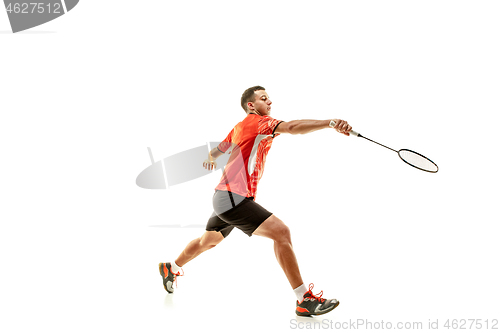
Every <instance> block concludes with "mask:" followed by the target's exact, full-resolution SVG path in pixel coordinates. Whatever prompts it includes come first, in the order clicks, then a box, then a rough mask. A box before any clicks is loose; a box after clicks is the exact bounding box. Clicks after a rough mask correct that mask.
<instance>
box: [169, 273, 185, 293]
mask: <svg viewBox="0 0 500 333" xmlns="http://www.w3.org/2000/svg"><path fill="white" fill-rule="evenodd" d="M170 271H171V272H172V269H170ZM181 271H182V274H181V272H180V271H179V272H177V273H174V272H172V274H174V282H175V288H176V289H177V277H178V276H183V275H184V270H183V269H182V268H181Z"/></svg>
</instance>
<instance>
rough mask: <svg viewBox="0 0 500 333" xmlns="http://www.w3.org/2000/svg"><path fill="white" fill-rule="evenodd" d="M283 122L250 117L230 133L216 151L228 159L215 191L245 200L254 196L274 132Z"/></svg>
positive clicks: (269, 118) (265, 117)
mask: <svg viewBox="0 0 500 333" xmlns="http://www.w3.org/2000/svg"><path fill="white" fill-rule="evenodd" d="M281 122H282V121H280V120H276V119H274V118H271V117H270V116H259V115H256V114H253V113H251V114H249V115H247V116H246V118H245V119H244V120H243V121H241V122H240V123H238V124H237V125H236V126H234V128H233V129H232V130H231V132H229V134H228V136H227V137H226V138H225V139H224V141H222V142H221V143H220V144H219V145H218V146H217V148H218V149H219V150H220V151H221V152H222V153H225V152H227V151H228V150H230V152H231V156H230V158H229V161H228V163H227V165H226V166H225V168H224V171H223V174H222V178H221V181H220V183H219V185H217V187H216V188H215V189H216V190H222V191H231V192H233V193H236V194H239V195H241V196H244V197H254V198H255V196H256V194H257V184H258V183H259V181H260V179H261V178H262V174H263V172H264V164H265V163H266V156H267V153H268V152H269V149H271V145H272V143H273V139H274V138H275V137H276V136H278V135H279V133H274V131H275V130H276V127H277V126H278V125H279V124H280V123H281Z"/></svg>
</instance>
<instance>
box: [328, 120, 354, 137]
mask: <svg viewBox="0 0 500 333" xmlns="http://www.w3.org/2000/svg"><path fill="white" fill-rule="evenodd" d="M333 126H335V122H334V121H333V120H330V127H332V128H333ZM349 134H350V135H353V136H356V137H357V136H359V133H358V132H356V131H353V130H351V131H349Z"/></svg>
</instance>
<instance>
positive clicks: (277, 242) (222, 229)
mask: <svg viewBox="0 0 500 333" xmlns="http://www.w3.org/2000/svg"><path fill="white" fill-rule="evenodd" d="M271 104H272V102H271V100H270V98H269V95H268V94H267V92H266V91H265V89H264V88H263V87H261V86H255V87H251V88H249V89H247V90H246V91H245V92H244V93H243V95H242V96H241V106H242V108H243V110H245V112H246V114H247V116H246V117H245V119H244V120H243V121H241V122H240V123H238V124H237V125H236V126H235V127H234V128H233V129H232V130H231V132H230V133H229V134H228V136H227V137H226V139H225V140H224V141H223V142H221V143H220V144H219V145H218V146H217V147H216V148H214V149H212V150H211V151H210V152H209V154H208V158H207V159H206V160H205V161H204V162H203V167H205V168H206V169H208V170H213V169H214V168H215V167H216V165H217V164H216V162H215V160H216V159H217V158H218V157H219V156H221V155H222V154H224V153H229V151H230V149H231V156H230V158H229V161H228V163H227V165H226V166H225V169H224V172H223V176H222V179H221V182H220V183H219V185H218V186H217V187H216V191H215V194H214V198H213V206H214V213H213V214H212V216H211V217H210V218H209V220H208V223H207V227H206V232H205V233H204V234H203V235H202V236H201V237H200V238H197V239H195V240H193V241H191V242H190V243H189V244H188V245H187V246H186V248H185V249H184V250H183V251H182V253H181V254H180V255H179V257H178V258H177V259H176V260H175V261H174V262H167V263H160V264H159V267H160V274H161V275H162V278H163V286H164V288H165V290H167V291H168V292H169V293H172V292H173V291H174V289H173V282H174V281H175V280H176V278H177V276H179V275H180V269H181V267H182V266H184V265H185V264H186V263H188V262H189V261H191V260H192V259H194V258H195V257H197V256H198V255H200V254H201V253H203V252H204V251H206V250H208V249H211V248H213V247H214V246H216V245H217V244H219V243H220V242H221V241H222V240H223V239H224V238H225V237H227V236H228V235H229V233H230V232H231V231H232V230H233V228H234V227H236V228H238V229H240V230H241V231H243V232H244V233H246V234H247V235H248V236H252V235H258V236H263V237H267V238H270V239H272V240H273V241H274V252H275V255H276V258H277V259H278V263H279V264H280V266H281V268H282V269H283V271H284V272H285V275H286V277H287V279H288V281H289V282H290V285H291V287H292V289H293V290H294V292H295V295H296V297H297V303H296V310H295V312H296V314H297V315H299V316H310V315H321V314H324V313H327V312H329V311H331V310H333V309H334V308H335V307H337V306H338V305H339V302H338V301H337V300H335V299H324V298H322V297H321V296H322V294H323V292H321V293H320V294H318V295H314V294H313V293H312V288H313V284H310V285H309V290H308V289H307V288H306V287H305V285H304V283H303V281H302V277H301V275H300V271H299V266H298V264H297V259H296V257H295V253H294V251H293V248H292V241H291V237H290V230H289V229H288V227H287V226H286V225H285V224H284V223H283V221H281V220H280V219H279V218H277V217H276V216H275V215H274V214H272V213H271V212H269V211H267V210H266V209H265V208H263V207H262V206H260V205H259V204H258V203H256V202H255V196H256V193H257V184H258V182H259V180H260V179H261V177H262V174H263V170H264V164H265V161H266V155H267V153H268V152H269V149H270V148H271V144H272V141H273V139H274V138H275V137H276V136H278V135H280V134H282V133H289V134H306V133H310V132H313V131H317V130H320V129H325V128H333V129H335V130H337V132H339V133H343V134H345V135H349V131H350V130H351V126H350V125H349V124H348V123H347V122H346V121H343V120H340V119H333V120H293V121H290V122H284V121H279V120H276V119H273V118H271V117H270V114H271Z"/></svg>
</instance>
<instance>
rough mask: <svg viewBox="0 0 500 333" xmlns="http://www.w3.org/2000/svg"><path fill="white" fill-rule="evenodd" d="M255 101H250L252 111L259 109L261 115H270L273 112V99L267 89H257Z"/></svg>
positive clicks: (249, 105) (249, 106) (249, 107)
mask: <svg viewBox="0 0 500 333" xmlns="http://www.w3.org/2000/svg"><path fill="white" fill-rule="evenodd" d="M254 96H255V101H253V102H248V109H249V110H250V112H252V111H253V112H255V111H257V112H258V113H259V114H260V115H261V116H268V115H270V114H271V104H272V103H273V102H271V100H270V99H269V95H267V93H266V91H265V90H257V91H256V92H254Z"/></svg>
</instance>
